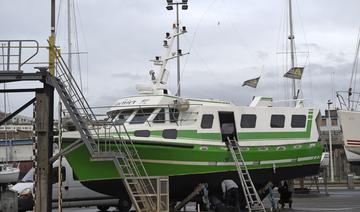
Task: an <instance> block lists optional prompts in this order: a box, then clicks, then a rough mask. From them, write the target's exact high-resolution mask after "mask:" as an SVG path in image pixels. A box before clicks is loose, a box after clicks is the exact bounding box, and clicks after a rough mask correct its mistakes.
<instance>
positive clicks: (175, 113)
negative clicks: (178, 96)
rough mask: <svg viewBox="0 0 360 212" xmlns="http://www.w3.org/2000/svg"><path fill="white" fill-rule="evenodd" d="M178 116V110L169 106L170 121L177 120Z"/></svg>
mask: <svg viewBox="0 0 360 212" xmlns="http://www.w3.org/2000/svg"><path fill="white" fill-rule="evenodd" d="M178 118H179V111H178V109H175V108H170V122H177V121H178Z"/></svg>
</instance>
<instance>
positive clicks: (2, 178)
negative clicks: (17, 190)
mask: <svg viewBox="0 0 360 212" xmlns="http://www.w3.org/2000/svg"><path fill="white" fill-rule="evenodd" d="M19 174H20V169H19V167H13V166H12V165H10V164H0V185H1V184H9V183H15V182H17V181H18V179H19Z"/></svg>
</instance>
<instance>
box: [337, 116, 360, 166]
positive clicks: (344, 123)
mask: <svg viewBox="0 0 360 212" xmlns="http://www.w3.org/2000/svg"><path fill="white" fill-rule="evenodd" d="M338 116H339V121H340V125H341V129H342V132H343V139H344V149H345V153H346V157H347V159H348V161H349V162H360V112H358V111H347V110H339V111H338Z"/></svg>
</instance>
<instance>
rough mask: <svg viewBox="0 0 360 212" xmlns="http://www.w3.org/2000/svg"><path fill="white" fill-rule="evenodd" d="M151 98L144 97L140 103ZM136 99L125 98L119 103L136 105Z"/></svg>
mask: <svg viewBox="0 0 360 212" xmlns="http://www.w3.org/2000/svg"><path fill="white" fill-rule="evenodd" d="M149 100H150V99H142V100H141V101H140V102H139V103H138V104H146V103H147V102H148V101H149ZM135 104H136V100H129V99H125V100H122V101H121V102H119V103H118V104H117V105H135Z"/></svg>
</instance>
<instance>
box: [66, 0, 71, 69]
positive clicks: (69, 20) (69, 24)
mask: <svg viewBox="0 0 360 212" xmlns="http://www.w3.org/2000/svg"><path fill="white" fill-rule="evenodd" d="M67 15H68V17H67V18H68V19H67V21H68V26H67V27H68V53H69V55H68V68H69V71H70V72H72V43H71V42H72V41H71V0H68V1H67Z"/></svg>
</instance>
